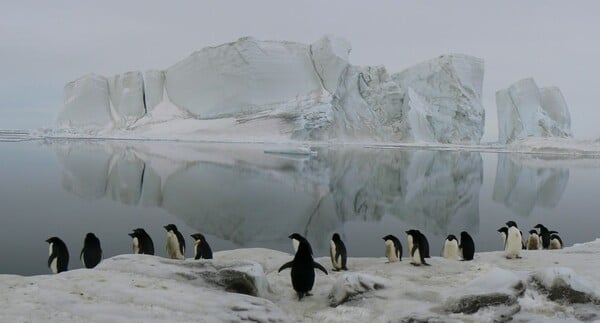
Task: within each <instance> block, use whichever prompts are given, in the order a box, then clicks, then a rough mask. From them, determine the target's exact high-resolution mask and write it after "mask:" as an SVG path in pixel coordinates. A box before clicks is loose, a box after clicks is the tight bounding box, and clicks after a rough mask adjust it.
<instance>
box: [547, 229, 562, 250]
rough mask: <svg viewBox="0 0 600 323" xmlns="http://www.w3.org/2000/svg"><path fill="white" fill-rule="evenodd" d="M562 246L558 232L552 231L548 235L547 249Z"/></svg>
mask: <svg viewBox="0 0 600 323" xmlns="http://www.w3.org/2000/svg"><path fill="white" fill-rule="evenodd" d="M551 232H552V231H551ZM562 248H563V242H562V239H561V238H560V237H559V236H558V234H556V233H552V234H551V235H550V244H549V245H548V249H562Z"/></svg>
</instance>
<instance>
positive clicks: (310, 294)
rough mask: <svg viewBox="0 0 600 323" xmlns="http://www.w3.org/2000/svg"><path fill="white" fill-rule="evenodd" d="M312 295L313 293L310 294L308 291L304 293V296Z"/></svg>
mask: <svg viewBox="0 0 600 323" xmlns="http://www.w3.org/2000/svg"><path fill="white" fill-rule="evenodd" d="M312 295H313V294H311V293H308V292H307V293H306V294H304V296H312Z"/></svg>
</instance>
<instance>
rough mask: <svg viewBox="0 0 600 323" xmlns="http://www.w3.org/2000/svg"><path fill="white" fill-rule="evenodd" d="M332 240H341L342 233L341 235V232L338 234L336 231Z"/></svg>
mask: <svg viewBox="0 0 600 323" xmlns="http://www.w3.org/2000/svg"><path fill="white" fill-rule="evenodd" d="M331 240H333V241H340V240H342V239H341V238H340V235H339V234H337V232H336V233H334V234H333V236H332V237H331Z"/></svg>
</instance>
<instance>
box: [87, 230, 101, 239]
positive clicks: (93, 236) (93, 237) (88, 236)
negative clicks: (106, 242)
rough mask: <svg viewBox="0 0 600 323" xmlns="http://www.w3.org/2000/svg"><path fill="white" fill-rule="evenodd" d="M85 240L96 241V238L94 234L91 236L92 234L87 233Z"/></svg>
mask: <svg viewBox="0 0 600 323" xmlns="http://www.w3.org/2000/svg"><path fill="white" fill-rule="evenodd" d="M85 239H86V240H90V239H98V237H96V235H95V234H93V233H92V232H88V234H86V235H85Z"/></svg>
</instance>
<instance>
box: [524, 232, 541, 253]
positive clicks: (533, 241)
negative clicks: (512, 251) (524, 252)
mask: <svg viewBox="0 0 600 323" xmlns="http://www.w3.org/2000/svg"><path fill="white" fill-rule="evenodd" d="M527 249H528V250H539V249H542V240H541V238H540V236H539V235H538V233H537V231H536V230H533V229H532V230H529V239H527Z"/></svg>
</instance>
